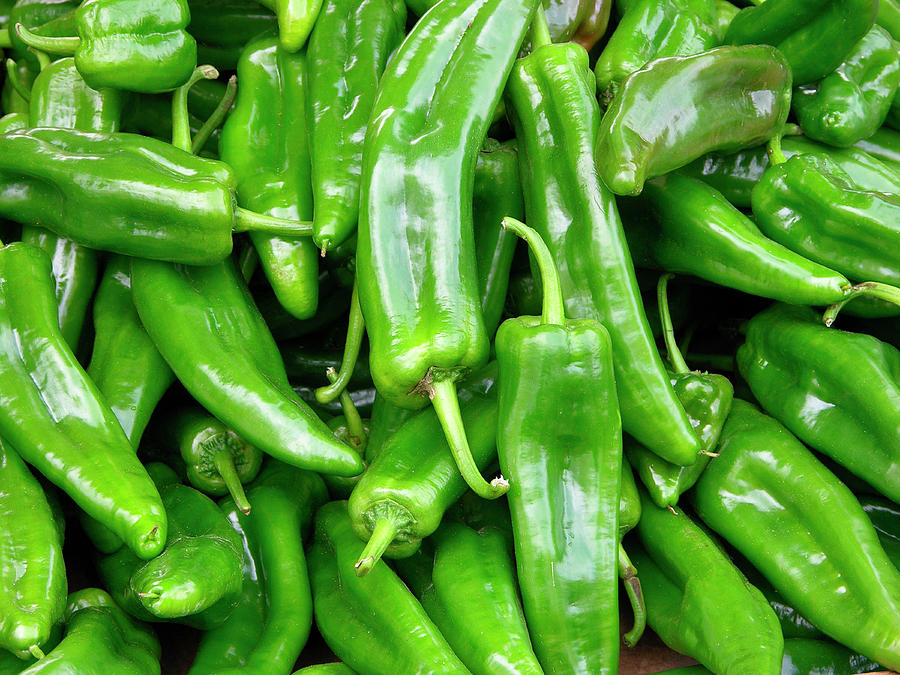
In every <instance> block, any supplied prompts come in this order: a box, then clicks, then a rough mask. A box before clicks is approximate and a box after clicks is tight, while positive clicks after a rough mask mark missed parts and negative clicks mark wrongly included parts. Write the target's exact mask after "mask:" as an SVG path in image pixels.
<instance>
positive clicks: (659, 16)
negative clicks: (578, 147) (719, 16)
mask: <svg viewBox="0 0 900 675" xmlns="http://www.w3.org/2000/svg"><path fill="white" fill-rule="evenodd" d="M715 18H716V7H715V4H714V2H713V0H638V2H635V3H634V5H633V6H632V7H630V8H629V10H628V12H627V13H626V14H625V16H623V17H622V19H621V20H620V21H619V25H618V26H616V30H615V32H613V34H612V35H611V36H610V38H609V41H608V42H607V43H606V46H605V47H604V48H603V51H602V52H601V53H600V57H599V58H598V59H597V63H596V64H595V65H594V75H595V76H596V78H597V88H598V89H599V90H600V99H601V101H602V102H603V103H604V105H609V102H610V101H612V99H613V97H614V96H615V95H616V92H617V91H618V90H619V87H620V86H621V84H622V81H623V80H624V79H625V78H626V77H628V76H629V75H631V73H633V72H635V71H636V70H639V69H641V68H643V67H644V66H645V65H647V63H648V62H650V61H652V60H653V59H657V58H661V57H663V56H691V55H692V54H699V53H700V52H705V51H707V50H709V49H712V48H713V47H718V46H719V44H720V40H719V36H718V35H717V34H716V26H715Z"/></svg>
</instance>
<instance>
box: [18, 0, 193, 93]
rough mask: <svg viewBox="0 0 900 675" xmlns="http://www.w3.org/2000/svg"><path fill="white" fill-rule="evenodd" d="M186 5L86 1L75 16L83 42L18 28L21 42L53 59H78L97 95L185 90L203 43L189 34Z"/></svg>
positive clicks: (166, 0) (178, 1) (181, 1)
mask: <svg viewBox="0 0 900 675" xmlns="http://www.w3.org/2000/svg"><path fill="white" fill-rule="evenodd" d="M190 17H191V13H190V9H189V8H188V4H187V1H186V0H153V2H152V3H151V5H150V6H148V5H147V2H146V1H145V0H85V1H84V2H83V3H81V5H79V7H78V9H77V10H75V29H76V31H77V32H78V37H66V38H64V37H43V36H39V35H35V34H33V33H31V31H29V30H28V29H27V28H26V27H24V26H22V27H21V28H20V27H19V26H18V25H17V26H16V32H17V34H18V35H19V38H20V39H21V40H22V41H23V42H25V43H26V44H27V45H29V46H30V47H34V48H35V49H40V50H42V51H45V52H49V53H51V54H62V55H64V56H72V55H74V56H75V65H76V66H77V67H78V72H79V73H81V76H82V77H83V78H84V81H85V82H87V83H88V86H90V87H93V88H94V89H99V88H101V87H112V88H114V89H126V90H128V91H138V92H144V93H154V92H159V91H166V90H168V89H174V88H175V87H179V86H181V85H182V84H184V83H185V82H187V80H188V78H189V77H190V76H191V73H193V71H194V67H195V66H196V65H197V43H196V41H195V40H194V38H193V37H191V36H190V35H189V34H188V33H187V31H186V30H185V28H186V27H187V25H188V21H189V20H190Z"/></svg>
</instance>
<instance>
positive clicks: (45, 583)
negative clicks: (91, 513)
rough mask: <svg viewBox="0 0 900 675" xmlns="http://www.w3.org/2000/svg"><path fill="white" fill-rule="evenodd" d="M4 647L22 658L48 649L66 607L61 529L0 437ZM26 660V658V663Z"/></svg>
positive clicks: (0, 633) (0, 641)
mask: <svg viewBox="0 0 900 675" xmlns="http://www.w3.org/2000/svg"><path fill="white" fill-rule="evenodd" d="M0 522H2V523H3V527H2V529H0V542H2V544H0V547H2V551H3V556H2V560H3V563H2V565H0V588H2V590H3V592H2V593H0V647H2V648H3V649H6V650H9V651H11V652H15V653H16V656H18V657H19V659H24V658H26V656H27V655H28V651H29V649H30V648H38V649H41V648H43V649H44V650H45V651H46V647H47V646H48V645H47V643H48V642H49V640H50V637H51V631H52V628H53V625H54V624H55V623H56V622H57V621H59V620H60V619H61V618H62V615H63V610H64V608H65V605H66V568H65V565H64V563H63V558H62V543H63V542H62V539H63V537H62V533H61V532H60V531H59V530H58V528H57V527H56V523H54V521H53V513H52V512H51V510H50V505H49V504H48V503H47V498H46V497H45V496H44V491H43V489H41V486H40V484H39V483H38V482H37V480H35V478H34V476H32V475H31V472H29V470H28V468H27V467H26V466H25V463H24V462H23V461H22V460H21V459H20V458H19V456H18V455H17V454H16V452H15V451H14V450H13V449H12V448H11V447H10V446H9V445H8V444H5V443H3V441H0ZM23 663H24V662H23Z"/></svg>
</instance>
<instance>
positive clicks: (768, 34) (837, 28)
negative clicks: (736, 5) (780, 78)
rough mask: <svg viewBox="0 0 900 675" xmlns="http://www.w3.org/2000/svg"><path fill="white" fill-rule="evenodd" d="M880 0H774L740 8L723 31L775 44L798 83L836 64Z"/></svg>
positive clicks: (730, 39)
mask: <svg viewBox="0 0 900 675" xmlns="http://www.w3.org/2000/svg"><path fill="white" fill-rule="evenodd" d="M878 2H879V0H825V2H822V0H776V2H769V3H768V4H761V5H759V6H758V7H746V8H745V9H743V10H741V12H740V14H738V15H737V16H736V17H735V18H734V20H732V22H731V25H730V26H729V27H728V32H727V33H726V34H725V42H726V43H728V44H732V45H748V44H756V45H759V44H768V45H772V46H774V47H778V50H779V51H780V52H781V53H783V54H784V56H785V58H786V59H787V62H788V63H789V64H790V66H791V71H792V72H793V75H794V84H795V85H797V86H799V85H803V84H808V83H810V82H814V81H816V80H818V79H820V78H822V77H825V76H826V75H828V73H830V72H831V71H833V70H834V69H835V68H837V67H838V66H839V65H840V64H841V62H842V61H843V60H844V58H845V57H846V56H847V54H849V53H850V51H851V50H852V49H853V47H854V46H855V45H856V43H857V42H859V40H860V39H862V37H863V35H865V34H866V32H867V31H868V30H869V29H870V28H871V27H872V24H873V23H874V22H875V15H876V14H877V13H878Z"/></svg>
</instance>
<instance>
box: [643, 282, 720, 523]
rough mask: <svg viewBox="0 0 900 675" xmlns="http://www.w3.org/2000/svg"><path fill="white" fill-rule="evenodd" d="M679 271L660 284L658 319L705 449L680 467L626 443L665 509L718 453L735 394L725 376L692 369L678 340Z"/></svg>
mask: <svg viewBox="0 0 900 675" xmlns="http://www.w3.org/2000/svg"><path fill="white" fill-rule="evenodd" d="M673 276H675V275H674V274H664V275H663V276H661V277H660V279H659V285H658V286H657V303H658V306H659V318H660V322H661V323H662V327H663V339H664V340H665V343H666V351H667V352H668V355H669V363H670V364H671V365H672V370H673V371H674V372H673V374H672V386H673V387H674V389H675V392H676V394H677V395H678V399H679V400H680V401H681V403H682V405H684V408H685V410H686V411H687V413H688V416H689V417H690V419H691V425H692V426H693V427H694V431H695V432H696V433H697V437H698V438H700V441H701V444H702V448H701V450H700V456H699V457H698V458H697V461H696V462H694V463H693V464H691V465H690V466H678V465H677V464H672V463H670V462H667V461H666V460H664V459H662V458H660V457H658V456H657V455H655V454H654V453H653V452H651V451H650V450H647V449H646V448H644V447H642V446H641V445H640V444H638V443H626V445H625V447H626V451H627V453H628V457H629V460H630V461H631V462H632V463H633V464H634V466H635V467H636V468H637V471H638V475H639V476H640V477H641V481H642V482H643V483H644V486H645V487H646V488H647V492H648V493H649V495H650V498H651V499H652V500H653V503H654V504H656V505H657V506H658V507H660V508H665V507H668V506H675V505H676V504H677V503H678V498H679V497H680V496H681V495H682V493H684V492H685V491H686V490H688V489H690V487H691V486H692V485H693V484H694V483H696V482H697V479H698V478H699V477H700V474H702V473H703V470H704V469H705V468H706V465H707V464H709V460H710V457H715V453H714V452H713V450H714V449H715V447H716V443H717V442H718V440H719V433H720V432H721V431H722V425H723V424H725V418H726V417H728V411H729V410H730V409H731V401H732V398H733V396H734V387H732V385H731V382H729V381H728V379H727V378H726V377H723V376H722V375H715V374H710V373H700V372H698V371H695V370H691V369H690V368H689V367H688V365H687V363H685V360H684V357H683V356H682V355H681V350H680V349H678V344H677V343H676V342H675V332H674V330H673V329H672V318H671V316H670V315H669V300H668V297H667V294H666V288H667V285H668V282H669V279H671V278H672V277H673Z"/></svg>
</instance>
